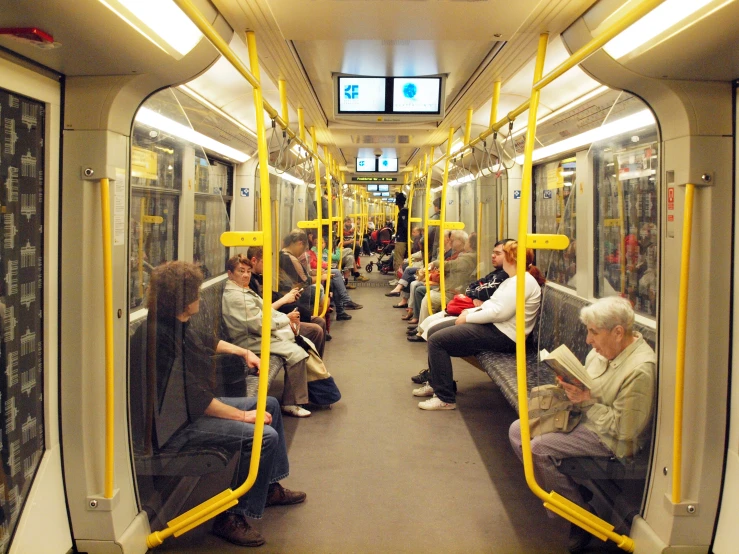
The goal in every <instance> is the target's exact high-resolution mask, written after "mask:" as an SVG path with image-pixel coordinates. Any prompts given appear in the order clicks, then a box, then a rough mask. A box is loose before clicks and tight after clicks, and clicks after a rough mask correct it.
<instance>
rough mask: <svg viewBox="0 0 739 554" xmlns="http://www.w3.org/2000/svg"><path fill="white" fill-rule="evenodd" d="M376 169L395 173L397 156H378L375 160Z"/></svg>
mask: <svg viewBox="0 0 739 554" xmlns="http://www.w3.org/2000/svg"><path fill="white" fill-rule="evenodd" d="M377 171H380V172H388V173H397V171H398V158H380V159H379V160H377Z"/></svg>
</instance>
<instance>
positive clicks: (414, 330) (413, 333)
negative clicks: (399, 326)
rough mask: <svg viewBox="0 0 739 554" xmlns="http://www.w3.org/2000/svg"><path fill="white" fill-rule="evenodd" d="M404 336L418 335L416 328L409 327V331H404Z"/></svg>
mask: <svg viewBox="0 0 739 554" xmlns="http://www.w3.org/2000/svg"><path fill="white" fill-rule="evenodd" d="M405 334H406V335H416V334H418V327H411V328H410V329H408V330H406V332H405Z"/></svg>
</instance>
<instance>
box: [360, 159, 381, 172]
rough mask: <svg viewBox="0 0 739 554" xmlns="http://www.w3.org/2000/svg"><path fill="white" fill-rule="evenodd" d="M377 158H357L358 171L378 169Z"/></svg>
mask: <svg viewBox="0 0 739 554" xmlns="http://www.w3.org/2000/svg"><path fill="white" fill-rule="evenodd" d="M376 164H377V160H376V159H375V158H357V173H359V172H362V171H365V172H366V171H377V169H376V167H375V166H376Z"/></svg>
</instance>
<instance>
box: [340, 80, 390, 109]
mask: <svg viewBox="0 0 739 554" xmlns="http://www.w3.org/2000/svg"><path fill="white" fill-rule="evenodd" d="M385 81H386V79H385V77H339V79H338V82H339V90H338V94H339V113H373V112H374V113H382V112H384V111H385V88H386V84H385Z"/></svg>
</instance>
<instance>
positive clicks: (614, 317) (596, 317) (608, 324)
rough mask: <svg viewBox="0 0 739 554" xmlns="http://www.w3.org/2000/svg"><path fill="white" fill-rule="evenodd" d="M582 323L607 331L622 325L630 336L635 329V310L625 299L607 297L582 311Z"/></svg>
mask: <svg viewBox="0 0 739 554" xmlns="http://www.w3.org/2000/svg"><path fill="white" fill-rule="evenodd" d="M580 321H582V322H583V323H584V324H585V325H592V326H593V327H595V328H596V329H605V330H606V331H610V330H612V329H613V328H614V327H616V326H617V325H620V326H621V327H623V328H624V331H625V333H626V335H627V336H628V335H630V334H631V333H632V330H633V327H634V310H633V308H632V307H631V302H629V301H628V300H626V299H625V298H621V297H620V296H607V297H605V298H600V299H598V300H596V301H595V302H593V303H592V304H591V305H590V306H585V307H584V308H583V309H582V310H580Z"/></svg>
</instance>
